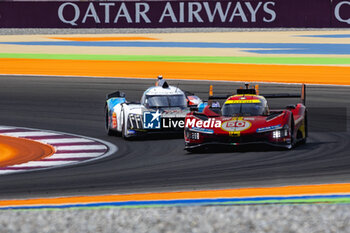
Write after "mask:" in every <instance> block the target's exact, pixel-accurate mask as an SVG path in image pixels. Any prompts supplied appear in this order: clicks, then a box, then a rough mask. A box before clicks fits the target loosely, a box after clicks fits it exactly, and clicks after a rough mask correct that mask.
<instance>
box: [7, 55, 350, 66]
mask: <svg viewBox="0 0 350 233" xmlns="http://www.w3.org/2000/svg"><path fill="white" fill-rule="evenodd" d="M0 58H26V59H58V60H97V61H163V62H199V63H236V64H237V63H239V64H279V65H349V64H350V58H343V57H219V56H161V55H99V54H33V53H0Z"/></svg>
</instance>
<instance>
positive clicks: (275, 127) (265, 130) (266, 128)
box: [256, 124, 281, 133]
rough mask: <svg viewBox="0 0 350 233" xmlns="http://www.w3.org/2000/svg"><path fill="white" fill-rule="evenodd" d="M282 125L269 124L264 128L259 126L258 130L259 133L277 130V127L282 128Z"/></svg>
mask: <svg viewBox="0 0 350 233" xmlns="http://www.w3.org/2000/svg"><path fill="white" fill-rule="evenodd" d="M280 128H281V125H280V124H279V125H273V126H268V127H264V128H258V129H257V130H256V132H257V133H263V132H267V131H271V130H275V129H280Z"/></svg>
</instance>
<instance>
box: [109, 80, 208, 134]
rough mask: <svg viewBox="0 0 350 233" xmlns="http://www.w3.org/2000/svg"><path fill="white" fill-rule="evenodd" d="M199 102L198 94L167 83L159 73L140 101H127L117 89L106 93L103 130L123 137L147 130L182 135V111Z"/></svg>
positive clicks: (184, 115)
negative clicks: (153, 84)
mask: <svg viewBox="0 0 350 233" xmlns="http://www.w3.org/2000/svg"><path fill="white" fill-rule="evenodd" d="M201 103H202V100H201V99H200V98H199V97H197V96H195V95H194V94H192V93H189V92H184V91H182V90H181V89H180V88H178V87H174V86H170V85H168V83H167V82H166V81H165V80H163V79H162V77H161V76H159V77H158V80H157V83H156V86H153V87H150V88H148V89H147V90H146V91H145V92H144V93H143V95H142V97H141V101H140V103H135V102H128V101H127V100H126V98H125V94H124V93H123V92H121V91H116V92H113V93H111V94H108V95H107V101H106V106H105V121H106V131H107V133H108V135H121V136H122V137H123V138H125V139H127V138H131V137H135V136H141V135H145V134H150V133H180V134H183V128H184V125H185V117H186V114H187V113H189V112H190V110H191V109H192V110H193V109H196V108H198V105H199V104H201Z"/></svg>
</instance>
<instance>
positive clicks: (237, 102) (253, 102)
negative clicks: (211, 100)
mask: <svg viewBox="0 0 350 233" xmlns="http://www.w3.org/2000/svg"><path fill="white" fill-rule="evenodd" d="M257 103H261V101H260V100H244V99H243V100H242V99H241V100H227V101H226V102H225V104H257Z"/></svg>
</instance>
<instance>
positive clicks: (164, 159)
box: [0, 76, 350, 199]
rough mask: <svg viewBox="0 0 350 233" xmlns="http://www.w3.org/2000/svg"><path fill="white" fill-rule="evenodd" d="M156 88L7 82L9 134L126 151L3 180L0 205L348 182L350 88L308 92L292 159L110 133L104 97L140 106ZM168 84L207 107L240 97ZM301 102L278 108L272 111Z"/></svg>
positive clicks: (4, 120)
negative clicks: (62, 136)
mask: <svg viewBox="0 0 350 233" xmlns="http://www.w3.org/2000/svg"><path fill="white" fill-rule="evenodd" d="M153 83H154V80H153V79H152V80H149V79H141V80H140V79H126V78H124V79H119V78H84V77H82V78H78V77H72V78H71V77H29V76H1V77H0V122H1V124H2V125H16V126H23V127H33V128H39V129H50V130H57V131H63V132H67V133H74V134H79V135H84V136H88V137H94V138H98V139H102V140H106V141H109V142H111V143H113V144H115V145H117V146H118V148H119V150H118V152H117V153H115V154H113V155H112V156H109V157H107V158H104V159H101V160H97V161H93V162H91V163H86V164H81V165H79V164H78V165H74V166H69V167H64V168H57V169H52V170H47V171H33V172H27V173H22V174H10V175H3V176H1V179H0V198H1V199H14V198H24V197H25V198H28V197H44V196H67V195H93V194H108V193H138V192H153V191H177V190H200V189H223V188H239V187H266V186H285V185H301V184H320V183H346V182H350V159H349V156H348V151H349V149H350V142H349V136H350V133H349V130H348V126H349V117H348V111H347V110H346V108H349V105H350V102H349V101H348V98H349V93H350V92H349V87H347V86H316V85H311V86H308V88H307V106H308V107H309V108H310V115H309V122H310V137H309V140H308V143H307V144H306V145H303V146H299V147H297V148H295V149H293V150H291V151H286V150H271V148H264V149H262V148H259V147H254V148H239V149H237V150H234V151H227V150H223V151H218V152H214V153H212V152H211V153H203V154H188V153H187V152H185V151H184V141H183V139H182V138H165V139H164V137H159V138H152V139H140V140H135V141H124V140H123V139H121V138H118V137H108V136H107V135H106V133H105V131H104V101H105V95H106V94H107V93H110V92H113V91H115V90H122V91H124V92H125V93H126V95H127V99H128V100H130V101H133V100H134V101H137V100H139V99H140V97H141V95H142V93H143V91H144V90H145V89H146V88H147V87H149V86H150V85H152V84H153ZM169 83H170V84H172V85H178V86H179V88H181V89H183V90H189V91H192V92H194V93H196V94H197V95H198V96H200V97H201V98H203V99H205V98H207V96H208V89H209V85H210V84H213V85H214V93H216V94H226V93H232V92H234V91H235V89H236V88H237V87H238V86H239V85H241V84H239V83H234V82H209V81H196V82H194V81H183V80H182V81H178V80H170V81H169ZM299 91H300V85H299V86H298V85H280V84H279V85H277V84H262V85H260V92H261V93H262V94H263V93H276V92H282V93H286V92H291V93H299ZM296 101H297V100H295V99H289V100H286V99H283V100H274V102H271V103H270V107H272V108H273V107H284V106H286V105H288V104H291V103H295V102H296ZM346 123H347V124H346Z"/></svg>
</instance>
